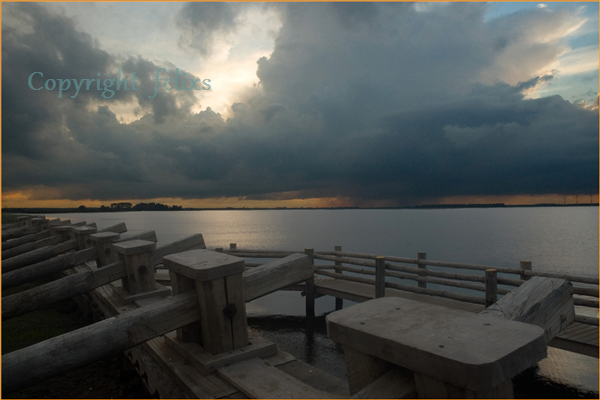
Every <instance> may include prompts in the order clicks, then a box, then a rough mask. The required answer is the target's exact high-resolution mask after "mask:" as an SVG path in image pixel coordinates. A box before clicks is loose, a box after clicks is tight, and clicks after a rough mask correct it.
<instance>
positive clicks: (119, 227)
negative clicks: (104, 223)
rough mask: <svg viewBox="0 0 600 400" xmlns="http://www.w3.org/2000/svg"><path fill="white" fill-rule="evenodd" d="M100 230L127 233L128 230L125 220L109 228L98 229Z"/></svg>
mask: <svg viewBox="0 0 600 400" xmlns="http://www.w3.org/2000/svg"><path fill="white" fill-rule="evenodd" d="M100 232H113V233H125V232H127V225H125V222H121V223H118V224H116V225H112V226H109V227H108V228H104V229H98V233H100Z"/></svg>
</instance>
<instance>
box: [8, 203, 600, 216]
mask: <svg viewBox="0 0 600 400" xmlns="http://www.w3.org/2000/svg"><path fill="white" fill-rule="evenodd" d="M518 207H598V203H593V204H510V205H509V204H504V203H498V204H426V205H419V206H404V207H273V208H267V207H223V208H182V209H178V210H168V211H176V212H180V211H232V210H233V211H252V210H435V209H461V208H518ZM126 211H127V212H140V211H136V210H131V209H124V210H114V209H108V210H106V209H105V210H103V211H101V210H100V208H99V207H88V208H86V209H85V211H81V210H79V209H78V208H3V209H2V212H3V213H25V214H67V213H82V214H84V213H105V212H108V213H114V212H126ZM146 211H166V210H146Z"/></svg>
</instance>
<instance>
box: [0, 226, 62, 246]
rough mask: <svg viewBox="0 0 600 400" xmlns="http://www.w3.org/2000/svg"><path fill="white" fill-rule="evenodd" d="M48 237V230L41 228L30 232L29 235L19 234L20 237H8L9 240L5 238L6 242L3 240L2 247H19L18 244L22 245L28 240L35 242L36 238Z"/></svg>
mask: <svg viewBox="0 0 600 400" xmlns="http://www.w3.org/2000/svg"><path fill="white" fill-rule="evenodd" d="M49 237H50V231H49V230H43V231H41V232H38V233H31V234H29V235H25V236H21V237H20V238H17V239H10V240H7V241H6V242H3V243H2V249H3V250H9V249H13V248H15V247H19V246H22V245H24V244H27V243H30V242H37V241H38V240H42V239H47V238H49Z"/></svg>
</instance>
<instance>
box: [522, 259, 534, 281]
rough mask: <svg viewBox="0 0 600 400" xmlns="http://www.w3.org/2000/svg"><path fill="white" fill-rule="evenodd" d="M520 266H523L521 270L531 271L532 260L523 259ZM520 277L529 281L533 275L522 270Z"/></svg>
mask: <svg viewBox="0 0 600 400" xmlns="http://www.w3.org/2000/svg"><path fill="white" fill-rule="evenodd" d="M520 267H521V271H531V270H532V265H531V261H521V262H520ZM520 278H521V280H522V281H528V280H529V279H531V276H529V275H525V274H524V273H523V272H521V274H520Z"/></svg>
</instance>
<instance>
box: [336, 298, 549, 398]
mask: <svg viewBox="0 0 600 400" xmlns="http://www.w3.org/2000/svg"><path fill="white" fill-rule="evenodd" d="M374 311H376V312H374ZM406 316H410V318H407V317H406ZM400 332H401V333H402V334H399V333H400ZM327 334H328V336H329V338H330V339H332V340H334V341H336V342H338V343H340V344H342V345H344V346H346V347H351V348H354V349H356V350H358V351H361V352H363V353H366V354H370V355H373V356H375V357H379V358H382V359H384V360H386V361H389V362H391V363H393V364H396V365H400V366H402V367H404V368H408V369H410V370H413V371H415V372H421V373H424V374H428V375H429V376H432V377H434V378H436V379H440V380H442V381H444V382H448V383H450V384H452V385H455V386H458V387H461V388H467V389H471V390H474V391H487V390H490V389H492V388H494V387H496V386H498V385H499V384H500V383H503V382H504V381H506V380H508V379H510V378H512V377H513V376H515V375H516V374H518V373H519V372H521V371H523V370H524V369H525V368H528V367H530V366H531V365H533V364H535V363H536V362H538V361H540V360H542V359H543V358H544V357H546V341H545V337H544V330H543V329H541V328H539V327H537V326H534V325H531V324H525V323H520V322H515V321H509V320H504V319H502V320H500V319H498V318H495V317H491V316H486V315H482V314H479V315H473V314H471V313H467V312H460V311H456V310H451V309H448V308H445V307H437V306H431V305H428V304H424V303H420V302H415V301H410V300H404V299H399V298H380V299H375V300H372V301H370V302H367V303H362V304H358V305H355V306H353V307H350V308H347V309H345V310H341V311H338V312H335V313H332V314H329V315H328V316H327ZM433 365H435V368H432V366H433Z"/></svg>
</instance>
